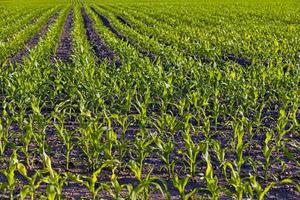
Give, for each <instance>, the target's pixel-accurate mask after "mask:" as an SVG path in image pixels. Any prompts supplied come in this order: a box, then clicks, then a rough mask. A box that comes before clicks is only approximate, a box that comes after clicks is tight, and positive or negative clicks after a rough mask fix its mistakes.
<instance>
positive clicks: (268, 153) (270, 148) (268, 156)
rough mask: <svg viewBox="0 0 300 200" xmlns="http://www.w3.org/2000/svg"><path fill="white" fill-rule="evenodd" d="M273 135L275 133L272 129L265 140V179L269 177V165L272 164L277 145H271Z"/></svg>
mask: <svg viewBox="0 0 300 200" xmlns="http://www.w3.org/2000/svg"><path fill="white" fill-rule="evenodd" d="M273 135H274V133H273V131H272V130H269V131H267V133H266V138H265V140H264V146H263V155H264V158H265V161H264V163H263V169H264V175H265V179H267V176H268V170H269V166H270V165H271V155H272V152H273V151H274V150H275V147H273V146H271V144H270V141H271V139H272V137H273Z"/></svg>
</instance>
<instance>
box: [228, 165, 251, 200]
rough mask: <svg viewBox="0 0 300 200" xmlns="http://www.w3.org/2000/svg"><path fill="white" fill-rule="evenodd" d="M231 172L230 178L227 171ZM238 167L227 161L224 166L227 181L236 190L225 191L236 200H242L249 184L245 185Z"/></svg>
mask: <svg viewBox="0 0 300 200" xmlns="http://www.w3.org/2000/svg"><path fill="white" fill-rule="evenodd" d="M228 168H229V170H230V178H229V177H228V175H227V169H228ZM237 168H238V167H234V166H233V165H232V164H231V163H230V162H229V161H226V162H225V163H224V165H223V174H224V176H225V178H226V181H227V182H228V183H229V184H230V185H231V186H232V187H233V188H234V192H232V191H230V190H227V189H225V190H224V192H225V193H226V194H227V195H229V196H232V197H233V198H235V199H238V200H242V199H243V195H244V193H245V191H247V189H248V188H249V187H248V184H247V183H245V182H244V181H243V180H242V178H241V176H240V173H239V170H238V169H237Z"/></svg>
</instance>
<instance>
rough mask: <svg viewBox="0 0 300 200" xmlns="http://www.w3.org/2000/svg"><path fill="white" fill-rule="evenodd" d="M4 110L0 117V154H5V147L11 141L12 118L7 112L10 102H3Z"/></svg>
mask: <svg viewBox="0 0 300 200" xmlns="http://www.w3.org/2000/svg"><path fill="white" fill-rule="evenodd" d="M2 107H3V111H2V117H3V119H1V118H0V155H1V156H3V155H4V151H5V147H6V146H7V144H8V143H9V141H8V138H9V128H10V126H11V123H12V120H11V117H10V116H9V114H8V112H7V107H8V103H7V102H3V105H2Z"/></svg>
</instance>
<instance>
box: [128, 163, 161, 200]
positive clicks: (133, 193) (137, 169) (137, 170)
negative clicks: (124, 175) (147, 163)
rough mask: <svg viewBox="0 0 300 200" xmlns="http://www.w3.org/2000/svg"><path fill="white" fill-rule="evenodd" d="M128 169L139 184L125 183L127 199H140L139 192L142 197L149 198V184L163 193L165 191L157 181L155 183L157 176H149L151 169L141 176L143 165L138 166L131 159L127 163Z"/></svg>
mask: <svg viewBox="0 0 300 200" xmlns="http://www.w3.org/2000/svg"><path fill="white" fill-rule="evenodd" d="M128 167H129V169H130V170H131V171H132V172H133V173H134V176H135V178H137V179H138V181H139V184H138V185H137V186H136V187H133V186H132V185H131V184H129V185H127V190H128V198H129V199H140V198H138V197H139V194H140V193H142V199H149V195H150V193H151V191H150V190H151V189H150V188H149V186H150V185H153V186H155V188H154V190H160V191H161V193H162V194H163V195H164V194H165V192H163V191H165V190H164V189H163V187H161V185H160V184H159V183H157V180H158V178H156V177H151V173H152V170H153V168H152V169H150V172H149V173H147V174H146V176H145V177H142V172H143V166H140V165H139V164H138V163H137V162H135V161H133V160H131V161H130V162H129V164H128Z"/></svg>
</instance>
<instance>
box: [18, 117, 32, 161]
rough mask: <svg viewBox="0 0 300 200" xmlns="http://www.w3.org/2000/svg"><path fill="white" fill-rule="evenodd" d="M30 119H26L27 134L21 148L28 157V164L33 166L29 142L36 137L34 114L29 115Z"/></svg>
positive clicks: (23, 138)
mask: <svg viewBox="0 0 300 200" xmlns="http://www.w3.org/2000/svg"><path fill="white" fill-rule="evenodd" d="M28 120H29V121H27V120H25V121H24V123H25V125H24V126H25V134H24V135H23V137H22V141H23V146H22V147H21V148H20V150H21V151H22V152H23V153H24V154H25V158H26V164H27V165H28V166H29V167H31V163H30V159H29V144H30V142H31V140H32V138H33V137H34V131H33V117H32V115H30V116H29V119H28Z"/></svg>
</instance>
